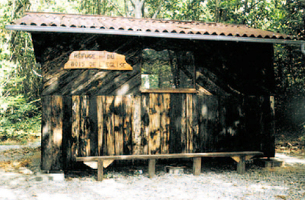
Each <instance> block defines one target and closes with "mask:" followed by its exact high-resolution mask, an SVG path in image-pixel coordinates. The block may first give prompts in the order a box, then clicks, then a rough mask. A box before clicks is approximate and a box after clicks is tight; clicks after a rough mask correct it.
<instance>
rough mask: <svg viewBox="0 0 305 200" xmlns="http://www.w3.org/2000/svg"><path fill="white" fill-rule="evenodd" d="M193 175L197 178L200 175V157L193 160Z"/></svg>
mask: <svg viewBox="0 0 305 200" xmlns="http://www.w3.org/2000/svg"><path fill="white" fill-rule="evenodd" d="M193 173H194V176H199V175H200V173H201V157H198V158H193Z"/></svg>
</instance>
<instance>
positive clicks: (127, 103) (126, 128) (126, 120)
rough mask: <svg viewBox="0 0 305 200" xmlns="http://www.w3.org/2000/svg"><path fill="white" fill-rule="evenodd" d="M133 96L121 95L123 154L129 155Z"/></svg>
mask: <svg viewBox="0 0 305 200" xmlns="http://www.w3.org/2000/svg"><path fill="white" fill-rule="evenodd" d="M133 108H134V105H133V97H132V96H131V95H127V96H125V97H123V113H124V114H123V137H124V138H123V139H124V145H123V154H124V155H130V154H132V132H133V130H134V127H133ZM138 118H140V117H138Z"/></svg>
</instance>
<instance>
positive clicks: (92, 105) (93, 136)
mask: <svg viewBox="0 0 305 200" xmlns="http://www.w3.org/2000/svg"><path fill="white" fill-rule="evenodd" d="M97 114H98V113H97V104H96V96H94V95H90V96H89V117H88V122H89V123H88V125H89V126H88V136H87V137H88V139H90V150H89V151H90V156H98V155H99V151H98V149H99V148H98V117H97Z"/></svg>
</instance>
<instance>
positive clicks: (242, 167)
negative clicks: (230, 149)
mask: <svg viewBox="0 0 305 200" xmlns="http://www.w3.org/2000/svg"><path fill="white" fill-rule="evenodd" d="M239 158H240V160H239V162H237V173H239V174H244V173H245V172H246V160H245V156H240V157H239Z"/></svg>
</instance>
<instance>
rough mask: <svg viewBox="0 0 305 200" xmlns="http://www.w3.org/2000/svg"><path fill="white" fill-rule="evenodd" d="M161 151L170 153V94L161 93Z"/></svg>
mask: <svg viewBox="0 0 305 200" xmlns="http://www.w3.org/2000/svg"><path fill="white" fill-rule="evenodd" d="M160 114H161V116H160V117H161V127H160V128H161V153H163V154H164V153H169V137H170V130H169V129H170V94H162V95H160Z"/></svg>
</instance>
